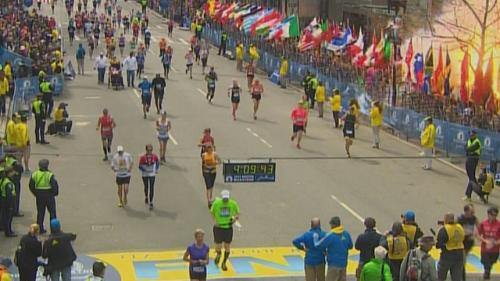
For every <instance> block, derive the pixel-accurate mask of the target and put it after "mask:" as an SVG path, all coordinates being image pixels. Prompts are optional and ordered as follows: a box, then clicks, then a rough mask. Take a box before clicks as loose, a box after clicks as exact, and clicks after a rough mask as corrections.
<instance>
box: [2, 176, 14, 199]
mask: <svg viewBox="0 0 500 281" xmlns="http://www.w3.org/2000/svg"><path fill="white" fill-rule="evenodd" d="M9 184H11V185H12V188H11V194H12V196H16V188H15V186H14V183H12V181H11V180H10V179H9V178H8V177H5V178H3V179H2V181H1V182H0V197H2V198H5V197H7V185H9Z"/></svg>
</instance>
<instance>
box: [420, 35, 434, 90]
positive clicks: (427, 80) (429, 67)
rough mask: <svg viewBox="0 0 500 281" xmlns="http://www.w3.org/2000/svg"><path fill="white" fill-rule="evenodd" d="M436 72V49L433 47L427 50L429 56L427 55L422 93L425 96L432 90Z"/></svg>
mask: <svg viewBox="0 0 500 281" xmlns="http://www.w3.org/2000/svg"><path fill="white" fill-rule="evenodd" d="M433 72H434V49H433V48H432V45H431V46H430V47H429V50H427V54H426V55H425V69H424V85H423V88H422V91H423V92H424V93H425V94H428V93H429V92H431V90H432V86H431V83H432V81H431V80H432V73H433Z"/></svg>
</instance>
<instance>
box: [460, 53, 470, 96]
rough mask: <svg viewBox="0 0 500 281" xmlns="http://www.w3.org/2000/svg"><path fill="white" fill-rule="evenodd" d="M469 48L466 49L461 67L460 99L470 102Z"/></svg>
mask: <svg viewBox="0 0 500 281" xmlns="http://www.w3.org/2000/svg"><path fill="white" fill-rule="evenodd" d="M469 60H470V58H469V50H467V49H466V50H465V54H464V58H463V59H462V66H461V67H460V100H461V101H462V102H463V103H468V102H469V85H468V84H469V63H470V62H469Z"/></svg>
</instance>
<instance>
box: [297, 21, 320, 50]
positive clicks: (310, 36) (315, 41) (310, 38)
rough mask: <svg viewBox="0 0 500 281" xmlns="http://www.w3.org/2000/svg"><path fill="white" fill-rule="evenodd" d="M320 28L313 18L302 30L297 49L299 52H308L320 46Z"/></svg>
mask: <svg viewBox="0 0 500 281" xmlns="http://www.w3.org/2000/svg"><path fill="white" fill-rule="evenodd" d="M322 33H323V32H322V31H321V27H320V25H319V24H318V21H317V20H316V18H314V19H313V20H312V21H311V22H310V23H309V25H308V26H307V27H306V28H304V30H303V31H302V35H301V37H300V40H299V44H298V45H297V47H298V48H299V50H300V51H305V50H309V49H311V48H314V47H317V46H319V45H320V44H321V37H322V36H321V34H322Z"/></svg>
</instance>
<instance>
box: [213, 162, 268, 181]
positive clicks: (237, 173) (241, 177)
mask: <svg viewBox="0 0 500 281" xmlns="http://www.w3.org/2000/svg"><path fill="white" fill-rule="evenodd" d="M223 175H224V182H275V181H276V163H275V162H272V161H267V162H249V161H226V162H224V167H223Z"/></svg>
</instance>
